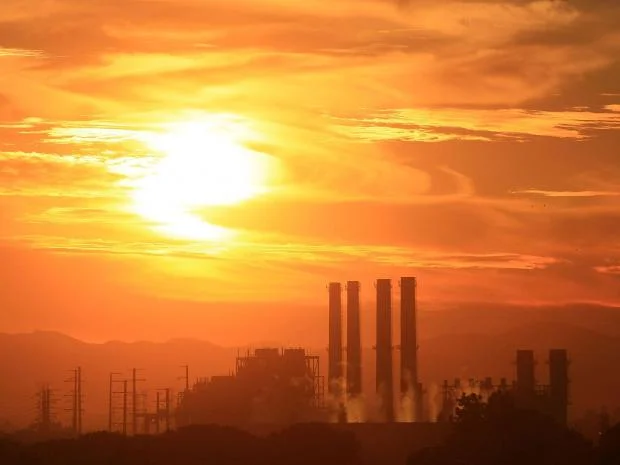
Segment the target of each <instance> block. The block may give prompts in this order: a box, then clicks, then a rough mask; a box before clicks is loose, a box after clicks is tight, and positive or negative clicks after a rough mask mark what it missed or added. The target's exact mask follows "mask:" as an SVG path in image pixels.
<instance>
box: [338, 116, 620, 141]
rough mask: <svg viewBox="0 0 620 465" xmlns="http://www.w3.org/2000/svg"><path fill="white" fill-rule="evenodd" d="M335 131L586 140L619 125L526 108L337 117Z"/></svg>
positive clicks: (614, 120)
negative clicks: (598, 132)
mask: <svg viewBox="0 0 620 465" xmlns="http://www.w3.org/2000/svg"><path fill="white" fill-rule="evenodd" d="M336 121H337V123H336V124H335V128H336V130H338V131H339V132H342V133H345V134H348V135H349V136H351V137H352V138H358V139H362V140H367V141H378V140H401V141H418V142H440V141H445V140H454V139H460V140H482V141H485V140H486V141H490V140H494V139H495V140H497V139H505V138H514V139H526V138H530V137H534V136H545V137H557V138H571V139H585V138H588V137H591V134H592V131H594V130H618V129H620V114H618V113H616V112H595V111H557V112H553V111H533V110H525V109H519V108H514V109H458V108H453V109H446V108H435V109H414V108H411V109H399V110H385V111H381V112H376V113H373V114H371V115H369V116H358V117H355V116H352V117H348V118H347V117H343V118H336Z"/></svg>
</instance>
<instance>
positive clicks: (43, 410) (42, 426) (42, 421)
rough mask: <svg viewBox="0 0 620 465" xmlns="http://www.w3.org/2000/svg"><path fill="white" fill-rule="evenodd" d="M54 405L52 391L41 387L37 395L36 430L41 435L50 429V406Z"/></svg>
mask: <svg viewBox="0 0 620 465" xmlns="http://www.w3.org/2000/svg"><path fill="white" fill-rule="evenodd" d="M54 403H55V401H54V399H53V397H52V390H51V389H50V387H49V386H44V387H42V388H41V389H40V390H39V392H38V394H37V412H38V413H37V421H36V427H37V430H39V432H41V433H49V432H50V431H51V429H52V422H53V412H52V405H53V404H54Z"/></svg>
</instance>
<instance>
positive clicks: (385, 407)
mask: <svg viewBox="0 0 620 465" xmlns="http://www.w3.org/2000/svg"><path fill="white" fill-rule="evenodd" d="M376 388H377V394H378V395H379V398H380V404H381V411H382V414H383V418H384V419H385V421H388V422H392V421H394V385H393V380H392V281H391V280H390V279H379V280H377V384H376Z"/></svg>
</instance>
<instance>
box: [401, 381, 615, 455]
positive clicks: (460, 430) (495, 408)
mask: <svg viewBox="0 0 620 465" xmlns="http://www.w3.org/2000/svg"><path fill="white" fill-rule="evenodd" d="M452 421H453V423H454V425H453V430H452V433H451V434H450V435H448V437H447V438H446V440H444V441H443V443H442V444H440V445H439V446H435V447H428V448H425V449H423V450H421V451H418V452H416V453H414V454H412V455H411V456H410V457H409V460H408V465H464V464H467V465H500V464H501V465H620V424H618V425H616V426H615V427H613V428H610V429H608V430H606V431H601V434H600V438H599V440H598V441H597V443H596V444H593V443H592V442H591V441H588V440H587V439H585V438H584V437H583V436H582V435H581V434H579V433H577V432H576V431H574V430H571V429H568V428H565V427H563V426H561V425H559V424H557V423H556V422H555V421H554V420H553V419H552V418H550V417H548V416H545V415H543V414H541V413H539V412H537V411H529V410H521V409H518V408H516V407H515V405H514V402H513V399H512V397H511V396H510V394H507V393H496V394H494V395H492V396H491V397H490V398H489V400H488V402H483V400H482V398H481V397H480V396H477V395H475V394H471V395H464V396H463V397H461V399H460V400H459V401H458V405H457V408H456V413H455V415H454V418H453V419H452Z"/></svg>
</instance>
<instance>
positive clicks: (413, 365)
mask: <svg viewBox="0 0 620 465" xmlns="http://www.w3.org/2000/svg"><path fill="white" fill-rule="evenodd" d="M416 284H417V282H416V278H413V277H405V278H401V280H400V392H401V395H402V396H405V395H413V408H414V409H415V410H414V411H412V412H410V413H411V414H412V415H414V418H415V419H416V420H417V421H420V420H421V418H420V416H421V413H422V409H421V407H422V399H421V398H420V397H421V392H418V391H420V389H419V386H418V384H419V382H418V337H417V306H416Z"/></svg>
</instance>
